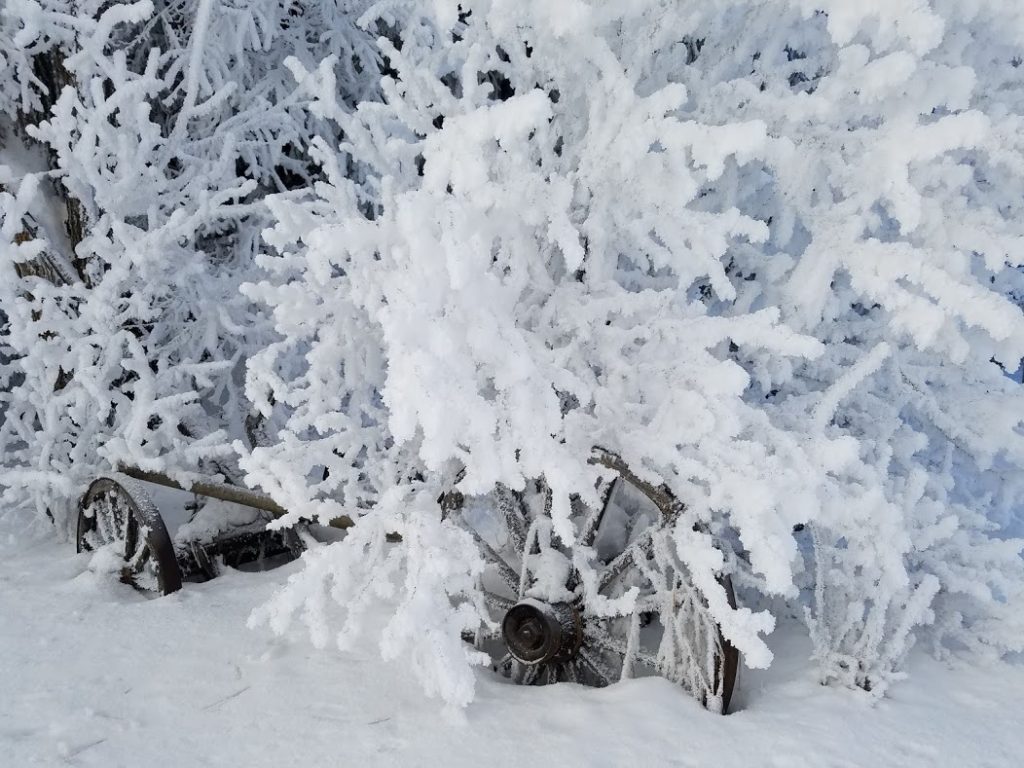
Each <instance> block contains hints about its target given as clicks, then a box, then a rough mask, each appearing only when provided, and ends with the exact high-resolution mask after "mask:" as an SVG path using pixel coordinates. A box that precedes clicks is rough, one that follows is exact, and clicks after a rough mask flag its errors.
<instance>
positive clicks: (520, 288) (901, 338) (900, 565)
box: [243, 0, 1024, 702]
mask: <svg viewBox="0 0 1024 768" xmlns="http://www.w3.org/2000/svg"><path fill="white" fill-rule="evenodd" d="M378 19H384V20H385V22H386V27H387V28H388V29H389V30H391V32H390V34H389V35H388V36H387V37H385V38H382V39H381V40H380V45H381V50H382V55H383V56H384V57H385V58H386V60H387V62H388V66H389V68H390V71H391V74H390V76H388V77H385V79H384V80H383V83H382V88H383V96H384V98H383V103H369V104H362V105H360V107H359V108H358V109H357V110H356V111H355V112H351V113H350V112H348V111H346V110H345V109H343V107H342V105H339V102H338V98H337V90H338V87H337V84H336V82H335V80H334V78H333V75H332V67H333V62H332V61H331V60H327V61H325V63H324V64H323V66H322V67H321V68H319V69H316V70H314V69H311V68H309V67H306V66H304V65H301V64H300V63H298V62H294V61H292V62H289V66H290V68H291V69H292V70H293V71H294V73H295V76H296V78H297V79H298V81H299V82H300V83H302V84H303V86H304V87H305V88H306V89H307V90H308V92H309V93H310V94H312V95H313V96H314V97H315V101H314V103H313V106H312V109H313V110H314V113H315V114H317V115H318V116H323V117H325V118H330V119H333V120H334V121H335V122H336V123H337V124H338V125H339V126H340V127H341V129H342V130H343V132H344V136H345V141H344V142H343V143H342V144H341V145H340V146H339V147H337V148H335V147H333V146H331V145H330V144H329V143H327V142H318V143H317V149H316V151H317V158H318V159H319V160H320V161H321V162H322V163H323V165H324V168H325V172H326V174H327V178H328V182H327V183H323V184H320V185H318V186H317V187H316V189H315V191H313V192H311V194H310V195H309V196H308V197H306V198H305V199H296V198H281V199H277V200H274V201H272V202H271V207H272V210H273V212H274V214H275V216H276V219H277V223H276V225H275V226H274V228H273V230H271V231H270V232H268V234H267V239H268V242H269V243H270V244H271V245H272V246H273V247H274V248H275V249H276V250H275V252H274V254H273V255H268V256H266V257H264V258H263V259H262V260H261V264H262V266H263V267H264V268H265V269H266V270H267V273H268V275H267V278H266V279H265V280H264V281H262V282H260V283H259V284H256V285H252V286H249V287H248V288H247V289H246V292H247V295H249V296H250V297H251V298H253V299H255V300H259V301H262V302H264V303H266V304H267V305H268V306H269V307H270V308H271V310H272V312H273V317H274V322H275V325H276V327H277V330H278V334H279V340H278V341H277V342H275V343H273V344H271V345H269V346H268V347H267V348H266V349H265V350H263V351H262V352H261V353H260V354H258V355H257V356H256V357H255V358H254V359H253V360H252V361H251V362H250V365H249V378H248V384H247V387H248V390H247V391H248V392H249V394H250V397H251V398H252V399H253V401H254V402H256V403H257V404H258V405H259V407H260V408H261V410H262V412H263V413H264V414H265V416H267V417H271V416H272V415H273V416H275V417H277V418H280V419H283V420H284V421H283V424H284V427H283V429H282V430H281V432H280V433H279V435H278V439H277V441H276V442H275V443H274V444H273V445H269V446H266V447H262V448H258V449H256V450H255V451H253V452H252V453H251V455H250V456H249V457H248V458H247V459H245V461H244V462H243V463H244V466H245V468H246V469H247V471H248V472H249V475H248V477H249V480H250V481H251V482H256V483H260V484H261V485H263V487H264V488H266V489H267V490H268V491H270V492H271V493H273V494H274V495H275V497H276V498H277V499H278V500H279V501H280V502H281V503H282V504H285V505H286V506H288V507H289V508H290V509H293V510H294V511H295V513H294V516H295V517H296V518H297V517H298V516H299V515H302V514H315V515H318V516H320V517H321V518H322V519H327V518H330V517H333V516H335V515H337V514H340V513H342V512H343V511H345V512H351V511H353V510H363V511H364V514H363V517H362V518H361V519H360V520H359V523H358V525H357V527H356V531H375V532H376V533H375V534H374V535H377V536H380V535H382V534H383V531H385V530H389V529H391V528H395V529H399V530H401V529H404V526H407V525H411V524H412V522H411V521H412V520H413V519H414V518H421V517H423V516H427V517H428V518H431V519H433V520H434V521H435V523H434V524H436V522H437V521H438V520H440V519H441V518H440V512H439V511H438V510H437V509H433V510H431V509H430V508H429V505H424V504H417V505H416V506H414V507H413V506H410V507H408V508H403V509H399V510H398V511H397V512H395V513H392V512H388V513H385V512H383V511H381V510H379V509H375V508H371V504H372V500H373V499H374V498H375V497H377V496H380V495H389V494H393V493H396V492H398V491H397V490H396V489H401V488H408V489H414V488H418V487H420V486H422V485H424V484H426V485H428V486H429V485H431V484H437V486H438V488H443V487H445V485H446V484H449V483H452V482H455V481H456V479H457V481H458V482H457V485H458V488H459V489H460V490H462V491H463V492H465V493H467V494H482V493H487V492H488V491H489V490H490V489H491V488H493V487H494V486H495V484H497V483H503V484H505V485H507V486H509V487H511V488H522V487H524V484H525V483H527V481H529V480H530V479H532V478H538V477H543V478H544V480H545V481H546V483H547V484H548V485H549V487H550V488H551V489H552V491H553V503H554V509H553V519H554V524H555V526H556V529H558V532H559V533H561V534H565V535H568V534H569V533H570V532H569V531H568V530H566V528H567V526H568V525H569V515H568V509H569V500H570V496H571V495H572V494H578V495H579V496H580V497H581V498H582V499H583V500H585V501H587V502H589V503H595V502H596V499H594V498H593V494H594V491H593V489H594V482H595V476H596V475H597V474H599V473H600V471H599V470H598V469H596V468H595V467H594V466H593V465H591V464H588V463H587V458H588V456H590V452H591V448H592V447H593V446H595V445H599V446H602V447H604V448H606V449H608V450H612V451H614V452H615V453H617V454H619V455H621V456H622V458H623V459H624V460H625V461H626V462H627V463H628V464H629V465H630V466H631V467H632V468H633V469H634V471H636V472H638V473H641V474H642V476H643V477H644V478H645V479H648V480H650V481H651V482H655V483H664V484H665V485H667V486H668V487H669V488H670V489H671V490H672V491H673V493H675V494H676V495H677V496H678V498H679V499H680V500H682V501H683V502H684V503H685V504H686V513H685V515H684V517H683V519H681V520H680V522H679V524H678V526H677V529H676V545H677V549H678V554H679V556H680V557H681V558H682V560H683V562H684V563H685V564H686V566H687V567H688V568H689V570H690V571H691V572H692V575H693V578H694V581H695V583H696V584H697V585H698V586H699V587H700V588H701V589H702V590H704V592H705V593H706V595H707V599H708V602H709V605H710V607H711V609H712V611H713V613H714V615H715V618H716V619H717V620H718V621H719V622H720V623H721V625H722V627H723V630H724V632H725V634H726V636H727V637H728V638H729V639H730V640H731V641H732V642H733V643H735V644H736V645H737V646H738V647H739V648H741V649H742V651H743V652H744V654H745V659H746V662H747V663H748V664H749V665H752V666H763V665H766V664H768V663H769V662H770V659H771V653H770V651H769V650H768V647H767V645H766V644H765V642H764V640H763V634H764V633H765V632H768V631H770V630H771V628H772V626H773V624H774V620H773V618H772V617H771V616H770V615H769V614H768V613H767V612H765V611H761V612H756V611H755V612H753V613H752V612H751V611H750V610H749V609H743V608H741V609H739V610H732V609H730V608H729V607H728V605H727V604H726V603H725V601H724V599H723V596H722V588H721V586H720V585H719V584H718V583H717V582H716V581H715V577H716V575H717V574H719V573H721V572H729V573H731V574H732V576H733V578H734V580H736V581H737V582H738V583H741V584H743V585H744V586H746V587H748V588H753V589H754V590H755V591H759V592H760V593H762V594H764V595H779V596H782V597H784V598H785V599H788V600H791V601H797V600H799V595H798V589H797V584H798V582H799V583H803V576H802V575H801V571H802V569H803V568H804V567H805V564H804V563H803V562H802V555H801V550H800V547H799V546H798V541H797V540H796V539H795V538H794V536H793V534H792V529H793V527H794V525H796V524H800V523H802V524H806V525H807V526H808V530H809V531H810V537H811V538H812V539H813V547H812V548H811V550H810V551H811V555H810V558H811V562H810V563H809V564H808V565H809V567H810V569H811V572H810V575H811V578H812V583H813V585H814V588H813V590H812V591H813V595H811V597H810V602H809V604H808V606H807V618H808V621H809V623H810V627H811V631H812V635H813V638H814V640H815V656H816V658H817V659H818V661H819V663H820V665H821V671H822V676H823V678H824V679H826V680H831V679H836V680H839V681H841V682H843V683H846V684H850V685H857V686H860V687H863V688H869V689H872V690H874V691H876V692H881V691H884V689H885V685H886V684H887V682H888V681H889V680H891V679H892V678H893V677H894V676H897V675H898V673H899V669H900V662H901V659H902V658H903V656H904V654H905V652H906V650H907V649H908V647H909V646H910V644H911V643H912V642H913V641H914V639H915V638H916V637H919V636H920V635H921V633H922V632H923V631H924V627H925V626H928V627H930V630H929V636H930V637H931V639H932V640H933V641H934V642H935V643H937V644H939V645H940V646H941V647H944V648H958V647H963V646H964V645H969V646H984V647H986V648H990V649H993V650H995V651H998V652H1002V651H1005V650H1008V649H1014V648H1020V644H1021V642H1022V641H1021V638H1022V637H1024V635H1022V634H1021V632H1020V631H1019V619H1017V618H1015V616H1019V615H1020V606H1021V602H1020V597H1021V594H1020V593H1021V587H1022V584H1024V570H1022V562H1021V558H1020V555H1019V553H1020V549H1021V543H1020V542H1019V541H1013V540H1002V539H1001V538H1000V536H999V531H998V530H997V529H996V527H994V523H993V521H996V520H998V519H1000V516H1002V518H1004V519H1005V518H1006V517H1007V516H1011V517H1012V516H1014V515H1017V514H1019V512H1018V510H1019V508H1020V507H1019V505H1020V489H1021V482H1020V478H1021V474H1020V468H1021V465H1022V463H1021V458H1022V454H1021V448H1022V443H1021V438H1022V432H1021V418H1022V417H1024V400H1022V396H1024V393H1022V391H1021V389H1020V388H1019V387H1014V386H1013V384H1012V382H1010V381H1009V380H1008V379H1006V378H1005V377H1003V375H1002V372H1001V370H1000V367H999V366H1000V365H1002V366H1004V367H1007V366H1008V367H1009V368H1010V369H1011V370H1012V369H1014V368H1015V367H1016V364H1017V361H1019V360H1020V358H1021V356H1022V353H1024V318H1022V315H1021V312H1020V310H1019V309H1018V308H1017V307H1015V306H1014V305H1013V303H1012V302H1010V301H1009V300H1008V299H1007V297H1008V296H1009V295H1010V294H1011V292H1012V291H1013V290H1015V289H1018V290H1019V286H1020V278H1021V273H1020V271H1019V266H1020V263H1021V258H1022V257H1021V254H1022V251H1021V245H1022V242H1024V241H1022V239H1021V236H1022V229H1021V227H1022V225H1021V224H1020V217H1019V216H1016V215H1015V214H1014V213H1013V212H1014V211H1015V210H1016V207H1017V206H1019V201H1020V199H1021V193H1022V189H1021V178H1022V177H1021V175H1020V173H1019V170H1020V168H1021V161H1022V159H1024V157H1022V155H1021V152H1020V149H1021V139H1020V136H1021V135H1022V134H1021V132H1020V131H1019V129H1018V127H1019V125H1020V120H1021V108H1022V103H1021V100H1020V82H1021V80H1020V69H1019V66H1020V60H1021V59H1020V53H1021V44H1022V42H1024V37H1022V29H1024V27H1022V16H1021V13H1020V11H1019V10H1018V9H1017V7H1016V5H1015V4H1014V3H1010V2H1004V3H996V2H992V3H986V4H980V3H974V4H961V3H953V2H948V3H945V2H937V3H933V4H931V5H928V4H925V3H920V2H916V1H915V2H909V1H908V2H886V3H858V4H856V5H851V4H849V3H845V2H828V3H821V2H815V3H809V2H796V1H794V2H782V1H781V0H780V1H777V2H771V1H762V2H748V3H734V2H700V3H696V2H685V3H661V2H654V1H653V0H652V1H650V2H646V1H643V0H640V1H638V2H631V3H588V2H582V1H576V2H564V3H541V2H524V3H502V2H462V3H454V2H443V1H439V2H434V3H417V2H385V3H378V4H376V5H375V6H374V7H373V8H372V9H371V10H370V11H368V12H367V14H366V15H365V16H364V22H365V23H367V24H368V25H371V26H372V25H373V24H375V23H377V21H378ZM399 43H400V44H399ZM353 168H357V169H358V172H357V173H356V174H355V175H353V173H352V169H353ZM396 514H397V517H395V515H396ZM695 525H696V526H697V530H700V531H705V532H707V533H697V532H696V531H695V528H694V526H695ZM367 535H369V534H368V533H362V534H359V535H357V536H355V537H353V538H352V539H351V540H350V541H348V542H344V543H341V544H337V545H334V546H332V547H330V548H328V550H327V552H324V553H320V554H318V555H317V560H316V561H315V562H317V563H324V562H327V559H328V558H333V559H332V560H331V562H332V563H333V565H331V566H330V567H331V568H332V569H335V570H333V571H332V573H333V574H334V576H333V578H334V579H336V580H338V579H342V580H344V579H351V578H354V576H352V575H351V574H352V573H353V572H358V573H359V574H360V577H359V578H361V579H365V580H366V581H367V583H374V584H376V583H377V580H378V579H379V580H380V582H382V583H387V584H388V585H389V586H388V587H387V589H389V590H390V589H392V588H394V589H397V590H398V594H399V595H400V597H399V598H398V599H399V600H400V601H401V600H406V599H412V596H413V594H415V598H416V599H417V600H421V599H426V598H425V597H424V596H423V594H422V591H421V590H414V591H409V590H411V589H412V586H411V585H410V584H408V583H407V582H406V583H405V584H404V585H403V583H402V582H401V580H400V579H399V577H398V576H397V571H395V570H393V569H392V568H391V567H390V566H389V567H387V568H385V567H383V566H381V567H379V568H378V567H377V565H375V564H374V563H367V562H366V561H364V560H363V559H361V558H360V557H358V556H356V553H358V552H360V551H361V547H363V545H364V544H363V542H364V541H365V536H367ZM434 556H435V557H436V558H438V560H439V561H443V562H446V563H451V565H450V566H449V565H446V566H445V568H446V569H447V568H450V567H456V566H458V565H459V564H460V562H461V561H459V560H457V559H455V558H453V557H452V556H451V554H450V553H446V552H445V551H444V549H443V548H442V547H439V548H438V550H437V551H436V552H435V553H434ZM393 557H395V558H402V557H408V558H414V557H418V556H414V555H413V553H412V551H411V550H410V549H409V548H408V547H407V546H406V545H405V544H402V545H399V546H397V547H396V549H395V550H394V554H393ZM388 562H389V563H392V565H393V562H392V561H390V560H389V561H388ZM461 565H462V568H463V571H462V572H463V576H465V577H468V576H470V575H471V574H472V572H473V568H474V567H476V566H474V565H473V564H472V562H461ZM320 578H321V575H320V571H319V570H318V569H316V568H312V567H311V568H310V569H309V570H307V571H306V572H305V573H303V574H300V575H298V576H296V577H295V579H294V580H293V583H292V585H291V586H290V587H289V588H288V590H286V592H287V594H290V595H292V597H291V598H279V600H278V603H277V604H276V605H277V608H278V610H276V611H275V612H274V619H273V621H274V622H277V624H278V626H279V627H281V626H284V625H286V624H287V617H288V616H289V615H290V613H291V612H293V611H296V610H300V608H299V606H300V604H301V601H300V600H298V599H296V596H297V595H299V594H301V592H302V590H315V589H316V587H315V586H312V585H313V584H315V583H317V582H318V580H319V579H320ZM459 584H460V586H459V588H458V589H452V588H451V587H450V586H448V585H446V584H445V583H443V582H437V585H438V586H437V589H436V591H435V592H434V593H433V594H432V596H431V599H432V600H433V601H434V610H433V611H432V615H433V616H435V617H437V621H439V622H441V623H440V624H438V625H437V626H438V627H441V626H444V624H445V623H447V622H451V621H452V619H451V618H448V617H451V616H453V615H454V614H453V612H454V611H457V610H459V611H461V610H463V609H462V608H456V607H453V606H458V605H461V603H460V599H461V598H462V597H464V594H463V593H464V587H463V586H461V585H462V584H464V581H463V580H461V579H460V581H459ZM303 585H304V586H303ZM375 588H376V589H384V587H381V586H378V587H375ZM403 590H404V591H403ZM318 594H320V593H318ZM357 594H364V592H363V591H362V590H359V591H358V592H357ZM332 596H333V597H334V599H336V600H337V601H338V602H340V603H342V604H343V605H347V604H350V603H351V601H352V600H353V599H355V598H354V597H353V594H352V592H350V591H349V590H340V591H335V592H334V593H333V595H332ZM402 596H404V597H402ZM450 598H458V599H454V600H452V599H450ZM282 601H283V602H282ZM396 621H397V619H396ZM343 626H344V625H343ZM347 631H348V629H346V628H343V629H342V634H343V635H345V634H346V633H347ZM431 642H432V641H431V640H427V639H424V641H423V643H424V646H421V647H425V646H426V645H427V644H429V643H431ZM412 652H413V653H415V650H413V651H412ZM446 658H449V660H452V657H446ZM467 658H469V656H468V651H467ZM469 660H470V661H471V660H472V659H469ZM457 661H458V659H457V658H455V659H454V661H452V666H450V667H449V666H445V667H444V668H443V669H440V668H438V669H436V670H435V672H436V674H437V675H438V676H440V675H448V674H451V675H461V674H462V673H461V672H458V671H456V670H457V668H458V664H457V663H455V662H457ZM460 679H462V678H460ZM440 680H441V678H440V677H438V678H436V679H435V680H434V682H432V683H430V685H431V686H432V687H433V688H434V689H435V690H439V691H441V692H442V693H443V691H444V690H445V688H444V686H443V685H442V683H441V682H440ZM449 690H450V689H449ZM458 691H459V692H458V695H454V694H450V695H451V696H452V698H454V699H456V700H458V701H459V702H462V701H464V700H465V699H467V698H468V695H467V693H466V692H465V691H464V690H463V689H462V688H461V687H460V688H458Z"/></svg>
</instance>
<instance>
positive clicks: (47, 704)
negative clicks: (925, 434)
mask: <svg viewBox="0 0 1024 768" xmlns="http://www.w3.org/2000/svg"><path fill="white" fill-rule="evenodd" d="M3 522H4V521H3V520H2V519H0V524H2V523H3ZM11 530H12V528H11V526H10V525H9V524H8V525H6V526H4V525H0V766H3V768H22V767H23V766H34V765H44V766H62V765H76V766H103V767H104V768H110V767H113V766H126V767H127V768H136V767H138V766H146V767H147V768H158V767H160V766H168V767H170V766H173V767H174V768H179V767H182V766H190V767H191V766H231V768H239V767H240V766H246V767H247V768H248V767H249V766H275V767H278V768H279V767H281V766H310V767H319V766H377V765H381V766H387V765H401V766H406V765H408V766H451V767H455V766H463V765H473V766H475V767H477V768H478V767H479V766H484V765H486V766H489V767H490V766H506V765H508V766H517V767H518V766H523V765H550V766H560V767H561V766H632V765H638V766H639V765H642V766H644V767H645V768H654V766H716V768H729V767H730V766H743V767H744V768H751V767H752V766H786V767H790V766H793V767H799V766H808V767H809V768H824V767H826V766H851V767H853V766H857V767H860V766H929V767H932V766H956V768H982V767H983V766H989V767H991V768H1002V767H1011V766H1012V767H1014V768H1016V766H1020V765H1021V764H1022V761H1024V665H1014V664H1000V665H996V666H993V667H986V668H981V667H971V668H965V667H959V668H951V667H949V666H947V665H944V664H940V663H938V662H936V661H934V660H932V659H930V658H928V657H926V656H924V655H923V654H917V655H916V656H915V657H914V658H913V659H912V663H911V664H910V673H911V678H910V680H909V681H907V682H905V683H903V684H900V685H897V686H895V687H894V688H893V690H892V693H891V696H890V697H889V698H887V699H886V700H884V701H882V702H873V701H872V700H871V698H870V697H868V696H866V695H860V694H857V693H853V692H850V691H845V690H836V689H831V688H823V687H821V686H819V685H817V684H816V682H815V680H814V678H813V676H812V673H811V672H810V671H809V670H810V665H808V664H807V663H806V661H805V659H806V655H807V652H808V643H807V642H806V640H805V639H803V638H802V636H801V635H800V633H799V631H798V630H797V629H796V627H795V626H791V627H788V628H784V630H783V631H781V632H779V633H776V636H775V638H774V644H775V646H776V648H777V654H778V658H777V662H776V664H775V666H774V667H773V668H772V670H771V671H770V672H767V673H752V672H750V671H745V672H744V675H743V678H742V679H741V685H742V691H741V693H740V697H739V704H740V707H741V710H740V711H738V712H736V713H735V714H733V715H730V716H728V717H724V718H723V717H718V716H715V715H711V714H708V713H706V712H704V711H703V710H701V709H700V708H699V707H698V706H697V705H696V704H695V703H694V702H692V701H691V700H690V699H689V698H687V697H686V696H685V695H684V694H683V693H682V692H681V691H679V690H677V689H676V688H674V687H673V686H672V685H670V684H668V683H667V682H665V681H664V680H660V679H645V680H635V681H631V682H628V683H625V684H620V685H616V686H613V687H612V688H610V689H606V690H593V689H586V688H582V687H579V686H574V685H567V684H563V685H557V686H552V687H547V688H533V689H526V688H518V687H515V686H512V685H508V684H505V683H503V682H501V681H499V680H497V679H495V678H494V677H492V676H491V675H490V674H488V673H487V672H486V671H481V672H480V673H479V675H480V680H479V685H480V691H479V695H478V698H477V701H476V702H475V703H474V704H473V705H472V706H471V707H470V708H469V710H468V711H467V712H466V714H465V717H464V718H463V721H462V722H458V721H457V720H454V719H452V718H446V717H444V716H443V715H442V713H441V710H440V708H439V705H438V704H437V702H435V701H430V700H427V699H425V698H424V697H423V694H422V693H421V691H420V688H419V686H418V685H417V684H416V683H414V682H413V681H412V680H410V678H409V676H408V675H407V674H406V673H405V672H404V671H403V669H402V668H401V666H400V665H398V664H387V663H384V662H382V661H381V660H380V659H379V657H378V656H377V655H376V652H375V648H374V647H373V643H372V641H369V640H367V641H365V642H364V643H362V645H361V648H362V650H360V651H359V652H355V653H345V654H341V653H337V652H319V651H316V650H314V649H313V648H311V647H310V645H309V644H308V642H307V641H306V640H304V639H303V638H301V637H294V638H289V639H285V640H282V639H278V638H274V637H272V636H271V635H270V634H269V633H267V632H265V631H253V630H249V629H247V628H246V626H245V621H246V618H247V616H248V614H249V611H250V610H251V609H252V607H253V606H255V605H257V604H259V603H260V602H262V601H263V600H264V599H265V598H267V597H268V596H269V595H270V594H271V592H272V591H273V590H274V588H275V587H276V586H277V585H279V584H280V583H282V582H283V581H284V579H285V578H286V577H287V575H288V574H289V573H290V572H291V571H292V570H293V569H295V568H297V567H300V566H299V565H297V564H289V565H287V566H285V567H283V568H280V569H277V570H274V571H270V572H266V573H257V574H250V573H237V572H232V573H229V574H227V575H225V576H223V577H221V578H219V579H217V580H215V581H213V582H210V583H207V584H200V585H187V586H186V587H185V589H184V590H183V591H182V592H180V593H178V594H175V595H173V596H171V597H166V598H160V599H148V598H146V597H144V596H143V595H141V594H139V593H137V592H135V591H133V590H132V589H131V588H130V587H127V586H124V585H121V584H119V583H114V582H112V581H110V580H109V579H108V578H107V577H101V576H98V575H96V574H94V573H92V572H90V571H89V570H88V568H87V566H88V560H89V558H88V556H86V555H76V554H75V553H74V551H73V546H72V545H69V544H66V543H64V544H61V543H59V542H56V541H54V540H53V539H52V538H49V537H39V536H29V535H26V534H25V533H24V532H23V531H22V532H19V533H12V532H11Z"/></svg>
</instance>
